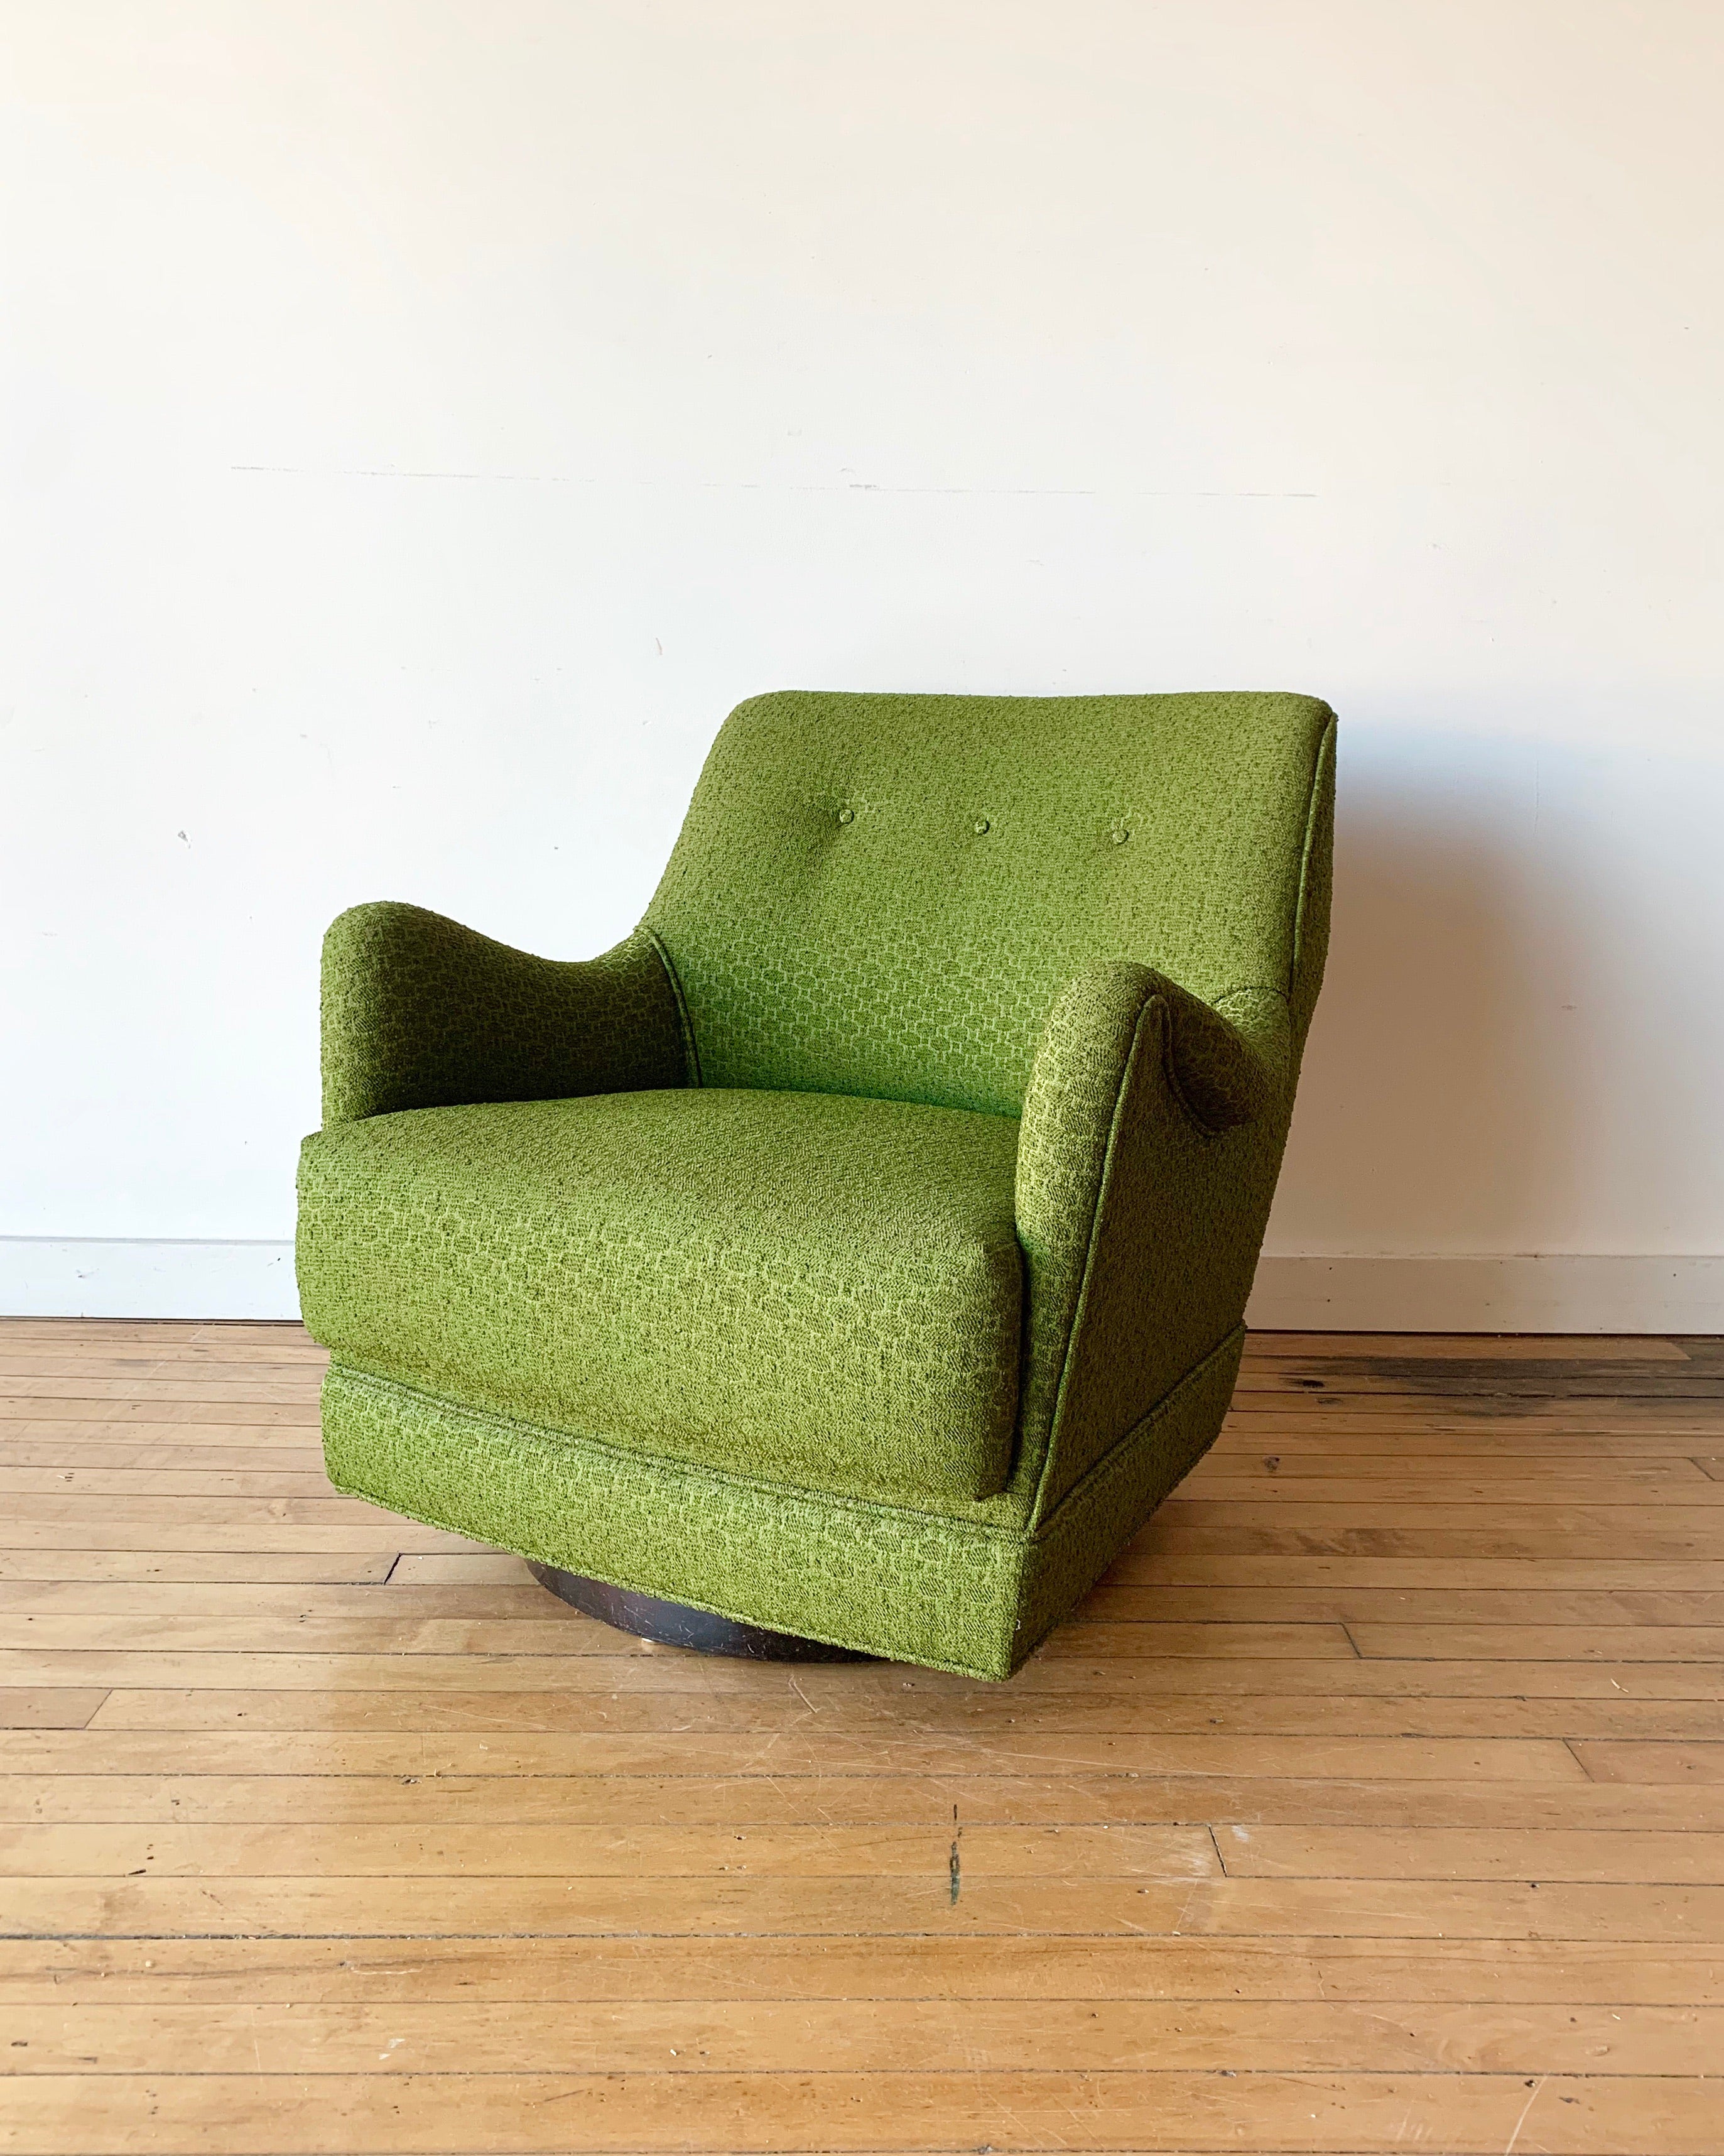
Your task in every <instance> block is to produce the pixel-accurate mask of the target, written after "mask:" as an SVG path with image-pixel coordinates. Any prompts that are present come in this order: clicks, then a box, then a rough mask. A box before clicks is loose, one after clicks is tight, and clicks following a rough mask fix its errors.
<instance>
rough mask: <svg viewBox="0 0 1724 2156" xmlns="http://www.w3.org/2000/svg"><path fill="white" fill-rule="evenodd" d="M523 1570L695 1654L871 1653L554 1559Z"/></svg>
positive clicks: (857, 1657) (591, 1608)
mask: <svg viewBox="0 0 1724 2156" xmlns="http://www.w3.org/2000/svg"><path fill="white" fill-rule="evenodd" d="M527 1570H528V1571H529V1572H531V1574H532V1576H533V1578H535V1579H536V1580H537V1581H538V1583H539V1584H540V1586H541V1587H548V1588H549V1589H550V1590H551V1592H552V1594H554V1595H556V1596H557V1599H558V1600H559V1601H562V1602H567V1604H569V1605H570V1606H571V1608H572V1609H578V1610H580V1611H581V1612H582V1614H583V1615H585V1616H587V1617H596V1618H598V1620H599V1622H600V1624H602V1625H615V1626H616V1628H617V1630H618V1631H619V1632H629V1633H632V1634H633V1635H634V1637H635V1638H636V1639H637V1640H654V1641H655V1642H656V1643H657V1644H658V1645H659V1646H663V1647H687V1648H689V1649H690V1650H692V1651H693V1652H694V1653H695V1654H697V1655H736V1656H737V1657H738V1658H739V1659H741V1661H748V1662H869V1661H873V1660H874V1659H875V1657H874V1656H873V1655H864V1654H859V1653H858V1652H857V1651H856V1650H854V1648H851V1647H829V1646H828V1645H826V1643H825V1642H824V1640H801V1639H798V1637H797V1635H795V1633H793V1632H768V1631H767V1630H764V1628H763V1627H762V1626H761V1625H745V1624H743V1623H741V1620H739V1619H737V1618H735V1617H715V1616H714V1615H713V1614H712V1613H711V1610H710V1609H685V1608H684V1606H683V1605H682V1604H681V1603H680V1602H660V1601H659V1599H658V1597H657V1596H656V1595H653V1594H635V1593H634V1590H633V1589H631V1588H627V1587H611V1586H608V1584H606V1583H605V1582H604V1581H603V1580H602V1579H586V1578H582V1575H581V1574H580V1573H577V1572H563V1571H561V1570H560V1569H559V1568H557V1566H556V1565H554V1564H535V1563H533V1561H532V1559H531V1558H528V1559H527Z"/></svg>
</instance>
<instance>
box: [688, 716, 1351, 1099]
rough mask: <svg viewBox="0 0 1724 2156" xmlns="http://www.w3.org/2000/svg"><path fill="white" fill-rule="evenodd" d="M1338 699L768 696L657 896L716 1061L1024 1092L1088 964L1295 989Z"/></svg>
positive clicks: (806, 1076) (703, 1049) (712, 1066)
mask: <svg viewBox="0 0 1724 2156" xmlns="http://www.w3.org/2000/svg"><path fill="white" fill-rule="evenodd" d="M1330 719H1331V715H1330V712H1329V710H1328V707H1327V706H1326V705H1324V704H1320V703H1318V702H1316V701H1314V700H1313V699H1311V698H1308V697H1302V696H1247V695H1239V696H834V695H829V694H813V693H804V692H788V693H783V694H779V695H776V696H761V697H757V698H756V699H755V700H754V701H752V702H750V703H747V704H744V705H742V706H740V707H739V708H738V709H737V710H736V711H734V712H733V713H732V714H731V717H730V719H729V721H728V722H727V723H726V726H725V727H724V730H723V731H722V732H721V734H720V735H719V737H718V739H717V741H716V742H715V744H714V745H713V748H712V751H711V755H710V756H709V757H708V758H707V760H706V768H705V770H704V771H703V772H702V773H701V775H700V784H699V785H698V787H697V788H695V798H694V801H693V803H692V804H691V806H690V809H689V814H688V819H687V820H686V822H685V824H684V825H683V829H682V834H681V836H680V838H679V839H678V840H677V843H676V847H675V851H674V852H673V853H672V855H671V858H670V865H669V866H668V867H667V868H666V870H665V872H664V879H663V880H662V881H661V882H660V884H659V889H658V891H657V893H656V894H655V896H654V898H653V901H652V903H651V904H650V906H649V907H648V909H647V914H646V919H647V921H648V923H649V926H650V927H652V928H653V929H654V931H655V932H656V933H657V934H658V936H659V939H660V941H661V942H662V943H663V945H664V949H665V952H666V955H667V957H668V958H669V960H670V964H671V966H672V967H673V968H674V969H675V973H676V974H677V976H678V978H679V979H680V982H681V984H682V990H683V993H684V996H685V998H686V1001H687V1005H688V1010H689V1015H690V1020H691V1023H692V1025H693V1029H694V1033H695V1039H696V1041H697V1042H698V1044H699V1049H700V1072H701V1076H702V1079H703V1081H704V1082H705V1083H706V1084H707V1085H709V1086H766V1087H771V1088H788V1087H806V1088H808V1090H809V1091H814V1092H823V1093H866V1094H872V1095H875V1096H880V1097H882V1098H886V1099H898V1100H908V1101H935V1102H938V1103H940V1104H941V1105H942V1106H947V1107H957V1108H979V1109H984V1110H988V1111H992V1112H993V1113H995V1114H1002V1115H1016V1114H1017V1113H1018V1110H1019V1108H1020V1106H1021V1105H1022V1103H1023V1100H1024V1088H1025V1086H1026V1085H1027V1083H1028V1081H1029V1066H1030V1062H1031V1059H1032V1057H1033V1056H1034V1051H1035V1045H1036V1042H1037V1040H1038V1039H1039V1037H1040V1034H1041V1030H1042V1026H1043V1023H1044V1019H1046V1017H1047V1014H1048V1013H1049V1010H1050V1009H1052V1007H1053V1004H1054V998H1055V997H1056V996H1058V994H1059V993H1060V990H1061V989H1062V988H1064V987H1065V983H1067V982H1068V981H1069V980H1070V979H1071V978H1073V976H1074V975H1075V974H1076V973H1080V972H1081V971H1083V970H1084V969H1085V968H1086V967H1088V966H1090V965H1093V964H1096V963H1098V962H1102V961H1105V960H1106V959H1109V958H1133V959H1136V960H1137V961H1138V962H1140V963H1142V964H1144V965H1147V966H1152V967H1154V968H1157V970H1158V971H1159V972H1161V973H1164V974H1166V975H1167V977H1168V978H1170V979H1172V980H1175V981H1178V983H1180V984H1181V985H1182V986H1183V988H1186V989H1187V990H1188V991H1189V992H1190V993H1192V994H1193V996H1196V997H1198V998H1202V1000H1203V1002H1205V1003H1207V1004H1211V1005H1216V1004H1220V1002H1221V1000H1222V998H1224V997H1227V996H1229V995H1231V994H1232V993H1234V992H1235V991H1236V990H1239V989H1240V988H1269V989H1271V990H1273V991H1274V992H1275V993H1278V994H1280V995H1283V996H1285V994H1286V993H1288V989H1289V987H1290V977H1291V973H1292V968H1293V962H1294V943H1295V937H1296V925H1297V914H1298V903H1299V891H1300V883H1301V870H1302V867H1303V863H1304V855H1305V850H1306V838H1307V832H1308V819H1309V812H1310V808H1311V792H1312V781H1313V776H1314V772H1315V767H1316V761H1317V757H1318V755H1319V752H1320V748H1321V743H1322V741H1323V738H1324V735H1325V731H1326V728H1327V726H1328V725H1329V724H1330ZM1283 1075H1285V1073H1284V1074H1283Z"/></svg>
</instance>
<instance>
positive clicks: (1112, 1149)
mask: <svg viewBox="0 0 1724 2156" xmlns="http://www.w3.org/2000/svg"><path fill="white" fill-rule="evenodd" d="M1222 1000H1223V1001H1224V1003H1225V1004H1227V1006H1228V1009H1227V1010H1226V1012H1224V1011H1222V1010H1221V1009H1216V1008H1214V1007H1212V1006H1211V1005H1209V1004H1205V1003H1203V1001H1201V1000H1200V999H1199V998H1198V997H1196V996H1194V995H1193V994H1191V993H1189V992H1188V990H1186V989H1184V988H1181V987H1180V986H1179V985H1178V983H1177V982H1174V981H1171V980H1169V979H1167V978H1166V976H1165V975H1163V974H1161V973H1157V972H1155V971H1154V970H1153V968H1150V967H1148V966H1144V965H1139V964H1137V963H1136V962H1132V961H1130V960H1126V959H1114V960H1110V961H1107V962H1104V963H1101V964H1098V965H1095V966H1091V967H1090V968H1087V969H1086V970H1085V972H1083V973H1080V974H1078V975H1077V976H1076V977H1075V978H1073V979H1072V980H1070V982H1068V983H1067V984H1066V986H1065V989H1064V990H1063V991H1062V992H1061V993H1060V996H1059V997H1058V998H1056V1000H1055V1002H1054V1007H1053V1009H1052V1010H1051V1011H1050V1012H1049V1015H1048V1019H1047V1023H1046V1024H1045V1026H1044V1029H1043V1032H1042V1038H1041V1041H1040V1044H1039V1046H1038V1048H1037V1050H1036V1054H1035V1059H1034V1064H1033V1065H1032V1066H1031V1070H1030V1075H1029V1088H1028V1091H1027V1092H1026V1095H1025V1097H1024V1114H1023V1120H1022V1123H1021V1127H1020V1130H1019V1134H1018V1185H1017V1216H1018V1243H1019V1245H1020V1246H1021V1248H1022V1250H1023V1252H1024V1269H1025V1273H1026V1278H1027V1287H1028V1296H1027V1309H1026V1313H1025V1315H1026V1321H1027V1322H1026V1326H1025V1357H1024V1395H1023V1404H1022V1409H1021V1412H1020V1419H1019V1430H1020V1440H1021V1441H1022V1443H1023V1444H1024V1445H1025V1446H1026V1447H1027V1448H1028V1449H1029V1450H1030V1451H1031V1452H1032V1453H1039V1454H1041V1455H1044V1456H1045V1455H1049V1453H1051V1454H1052V1455H1054V1459H1053V1460H1052V1462H1051V1466H1052V1468H1053V1474H1052V1476H1051V1480H1049V1481H1044V1489H1045V1490H1050V1491H1057V1490H1058V1489H1059V1488H1060V1487H1063V1486H1069V1485H1070V1482H1071V1481H1073V1480H1075V1477H1076V1476H1077V1475H1078V1474H1079V1473H1080V1472H1081V1471H1082V1470H1083V1469H1084V1468H1085V1467H1086V1466H1089V1465H1090V1463H1091V1462H1092V1461H1093V1460H1094V1459H1095V1458H1096V1457H1098V1456H1099V1455H1100V1452H1101V1450H1105V1449H1106V1445H1108V1444H1110V1443H1111V1442H1112V1441H1113V1440H1116V1438H1118V1437H1119V1436H1121V1435H1123V1434H1124V1432H1125V1430H1126V1429H1127V1428H1128V1427H1129V1426H1130V1424H1131V1422H1133V1421H1134V1420H1135V1419H1137V1415H1138V1414H1142V1413H1143V1412H1145V1411H1147V1409H1148V1407H1150V1406H1151V1405H1152V1404H1153V1396H1154V1389H1155V1385H1156V1384H1157V1383H1158V1382H1160V1378H1159V1376H1158V1375H1157V1369H1158V1366H1159V1365H1160V1364H1161V1363H1162V1362H1163V1361H1164V1360H1165V1359H1166V1351H1168V1350H1172V1351H1173V1360H1174V1363H1175V1364H1176V1365H1177V1366H1178V1367H1177V1368H1175V1369H1174V1371H1173V1373H1172V1374H1174V1375H1176V1376H1177V1375H1178V1371H1179V1369H1180V1368H1183V1367H1184V1365H1183V1362H1182V1361H1181V1360H1180V1353H1181V1351H1180V1349H1179V1347H1178V1343H1179V1342H1182V1341H1184V1340H1186V1339H1187V1338H1188V1337H1192V1338H1195V1339H1196V1340H1198V1341H1199V1342H1201V1343H1202V1345H1203V1347H1211V1346H1213V1344H1214V1343H1215V1342H1216V1341H1217V1340H1219V1338H1220V1337H1222V1336H1223V1335H1224V1333H1225V1332H1227V1331H1228V1329H1229V1327H1231V1326H1233V1325H1234V1324H1236V1323H1237V1322H1238V1317H1239V1311H1238V1309H1236V1308H1234V1304H1235V1302H1236V1303H1237V1304H1238V1306H1239V1308H1243V1306H1244V1296H1245V1292H1246V1291H1247V1289H1248V1288H1249V1283H1250V1266H1251V1261H1252V1260H1255V1248H1253V1249H1252V1250H1250V1251H1249V1253H1244V1254H1243V1255H1242V1252H1241V1250H1240V1248H1239V1244H1240V1237H1241V1234H1242V1233H1244V1235H1247V1236H1249V1235H1251V1234H1252V1233H1253V1232H1254V1230H1253V1229H1252V1228H1251V1226H1250V1225H1249V1222H1248V1219H1247V1216H1248V1215H1249V1214H1250V1212H1251V1206H1252V1199H1251V1193H1252V1192H1253V1191H1254V1189H1255V1187H1256V1186H1257V1184H1258V1183H1261V1182H1262V1180H1263V1175H1264V1170H1265V1163H1266V1172H1267V1177H1268V1186H1267V1187H1268V1188H1273V1185H1274V1173H1275V1159H1276V1158H1277V1157H1278V1154H1279V1147H1280V1132H1281V1129H1282V1127H1283V1126H1284V1117H1285V1104H1286V1100H1287V1096H1288V1092H1289V1088H1290V1082H1291V1060H1290V1045H1291V1036H1290V1031H1289V1027H1288V1019H1287V1010H1286V1004H1285V998H1283V997H1282V996H1280V993H1277V992H1275V991H1272V990H1266V989H1257V988H1247V989H1241V990H1237V991H1235V992H1234V993H1233V994H1231V995H1229V996H1228V997H1226V998H1223V999H1222ZM1266 1203H1267V1201H1266V1198H1265V1209H1266ZM1098 1370H1099V1371H1101V1372H1103V1373H1107V1375H1108V1378H1109V1381H1110V1384H1111V1388H1112V1389H1113V1390H1114V1391H1116V1392H1117V1394H1118V1397H1117V1398H1110V1399H1107V1400H1106V1402H1105V1403H1104V1402H1098V1400H1097V1399H1096V1398H1095V1394H1096V1389H1097V1388H1096V1383H1095V1373H1096V1372H1097V1371H1098ZM1165 1374H1166V1373H1165V1372H1162V1373H1161V1375H1165ZM1075 1378H1080V1379H1081V1382H1080V1383H1077V1384H1076V1387H1075V1394H1074V1379H1075ZM1146 1388H1147V1389H1146Z"/></svg>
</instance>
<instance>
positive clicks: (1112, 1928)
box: [0, 1863, 1724, 1948]
mask: <svg viewBox="0 0 1724 2156" xmlns="http://www.w3.org/2000/svg"><path fill="white" fill-rule="evenodd" d="M1319 1929H1325V1930H1327V1931H1328V1932H1329V1933H1331V1934H1333V1935H1335V1936H1337V1937H1341V1938H1449V1939H1453V1938H1475V1939H1496V1938H1547V1939H1551V1938H1564V1939H1569V1938H1572V1939H1593V1940H1617V1941H1624V1942H1625V1941H1631V1940H1640V1941H1644V1942H1648V1943H1692V1944H1696V1945H1706V1946H1716V1947H1721V1948H1724V1886H1659V1885H1645V1884H1636V1885H1632V1886H1622V1885H1609V1884H1598V1883H1587V1884H1584V1885H1571V1884H1568V1883H1567V1882H1564V1881H1552V1882H1550V1883H1548V1884H1545V1883H1542V1882H1541V1883H1540V1884H1538V1885H1532V1884H1529V1883H1525V1882H1521V1881H1485V1882H1478V1881H1431V1880H1423V1879H1419V1880H1388V1881H1379V1880H1372V1879H1347V1880H1337V1879H1311V1880H1307V1879H1284V1878H1276V1879H1249V1878H1247V1879H1232V1878H1229V1879H1221V1880H1201V1879H1200V1880H1182V1881H1178V1883H1175V1884H1162V1883H1161V1882H1158V1881H1157V1882H1153V1883H1150V1884H1139V1883H1137V1881H1133V1880H1131V1879H1125V1880H1115V1879H1111V1878H1107V1877H1099V1876H1091V1875H1089V1874H1087V1873H1077V1874H1071V1875H1066V1874H1060V1875H1055V1876H1044V1877H1041V1878H1037V1879H1011V1878H998V1877H986V1878H982V1879H977V1880H975V1881H971V1882H962V1883H961V1892H960V1894H959V1897H958V1898H957V1900H956V1901H954V1900H953V1899H952V1894H951V1881H950V1877H949V1873H948V1870H947V1865H945V1864H943V1863H942V1864H936V1865H931V1866H930V1867H929V1870H928V1871H927V1872H926V1875H925V1876H923V1877H921V1878H920V1879H905V1878H895V1877H880V1876H875V1875H872V1874H866V1875H863V1876H856V1877H839V1878H830V1877H824V1876H823V1877H818V1878H803V1879H782V1878H774V1877H765V1878H752V1877H743V1876H731V1877H728V1878H723V1877H713V1878H695V1879H687V1878H682V1877H676V1876H665V1877H650V1876H639V1875H637V1876H633V1877H627V1878H589V1877H586V1876H582V1875H579V1874H575V1873H569V1874H566V1875H564V1876H558V1877H551V1878H536V1877H527V1878H521V1877H500V1876H495V1875H492V1874H487V1875H485V1876H483V1877H481V1878H474V1877H471V1876H451V1875H449V1874H444V1875H438V1876H435V1883H434V1885H433V1884H431V1883H430V1882H429V1880H428V1877H427V1876H418V1875H415V1876H401V1875H394V1876H390V1877H387V1878H370V1877H354V1878H349V1877H335V1878H331V1877H317V1878H304V1879H300V1878H295V1879H249V1878H235V1879H229V1878H225V1877H223V1878H203V1879H176V1878H151V1877H148V1876H144V1877H140V1878H132V1879H117V1880H115V1879H108V1878H103V1877H98V1878H59V1877H54V1876H46V1877H42V1876H38V1877H31V1878H22V1879H15V1878H0V1934H4V1935H7V1936H10V1937H14V1938H64V1937H74V1938H84V1937H90V1936H92V1935H101V1936H104V1937H109V1938H113V1937H129V1938H182V1937H185V1936H187V1935H191V1934H197V1935H200V1936H204V1937H215V1936H219V1935H223V1934H226V1935H244V1936H245V1937H247V1938H261V1937H264V1936H273V1935H276V1934H280V1935H284V1936H291V1937H295V1938H297V1937H301V1936H319V1937H326V1938H348V1937H358V1936H369V1937H372V1938H454V1937H458V1936H459V1937H464V1938H522V1939H527V1938H540V1937H552V1938H555V1937H577V1936H579V1937H593V1936H604V1935H608V1934H610V1933H617V1932H644V1931H651V1932H655V1933H660V1934H670V1933H695V1934H708V1935H717V1934H723V1935H725V1936H731V1935H735V1936H736V1937H739V1938H742V1937H748V1938H752V1937H757V1936H760V1935H762V1934H772V1935H779V1934H794V1935H797V1936H801V1937H812V1936H817V1935H818V1936H822V1937H824V1936H827V1935H829V1934H830V1935H834V1936H850V1937H858V1938H865V1937H870V1936H873V1935H875V1934H879V1935H881V1936H893V1935H898V1934H902V1933H925V1932H929V1931H935V1930H941V1931H946V1932H982V1933H990V1934H992V1933H1023V1932H1042V1933H1050V1934H1054V1935H1058V1936H1061V1937H1065V1936H1069V1935H1072V1934H1082V1935H1088V1934H1090V1933H1116V1934H1128V1935H1131V1936H1137V1935H1141V1934H1142V1933H1145V1932H1154V1933H1196V1934H1199V1935H1202V1934H1209V1935H1213V1936H1222V1935H1227V1936H1234V1935H1238V1936H1240V1937H1274V1936H1275V1935H1277V1934H1299V1935H1303V1934H1305V1933H1310V1932H1312V1931H1316V1930H1319Z"/></svg>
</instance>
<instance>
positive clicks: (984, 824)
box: [976, 816, 991, 839]
mask: <svg viewBox="0 0 1724 2156" xmlns="http://www.w3.org/2000/svg"><path fill="white" fill-rule="evenodd" d="M990 828H991V826H990V825H989V824H988V819H987V818H986V817H985V816H978V817H977V819H976V836H977V838H978V839H979V838H981V837H983V834H985V833H986V832H987V831H988V829H990Z"/></svg>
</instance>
